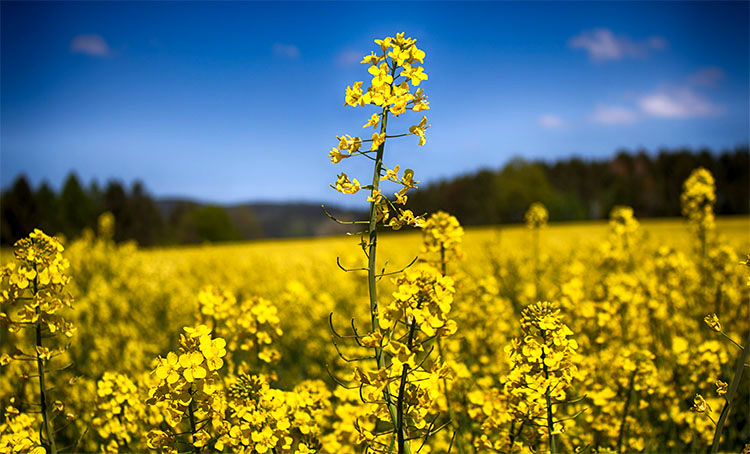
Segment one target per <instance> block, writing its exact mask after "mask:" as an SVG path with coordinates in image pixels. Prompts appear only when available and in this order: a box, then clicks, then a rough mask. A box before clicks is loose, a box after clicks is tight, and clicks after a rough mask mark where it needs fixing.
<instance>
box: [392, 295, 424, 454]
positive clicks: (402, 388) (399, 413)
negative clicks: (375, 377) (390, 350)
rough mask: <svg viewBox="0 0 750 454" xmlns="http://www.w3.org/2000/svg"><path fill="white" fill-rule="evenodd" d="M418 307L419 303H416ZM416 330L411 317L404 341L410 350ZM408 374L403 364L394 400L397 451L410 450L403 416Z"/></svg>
mask: <svg viewBox="0 0 750 454" xmlns="http://www.w3.org/2000/svg"><path fill="white" fill-rule="evenodd" d="M417 309H419V305H417ZM407 322H408V320H407ZM416 331H417V321H416V320H414V319H412V321H411V328H409V338H408V339H407V341H406V348H407V349H408V350H409V351H411V347H412V342H413V341H414V333H416ZM408 375H409V365H408V364H404V366H403V368H402V369H401V383H400V384H399V387H398V399H397V400H396V436H397V442H398V453H399V454H402V453H407V452H410V450H409V445H408V444H407V443H406V421H405V418H404V400H405V399H406V381H407V378H408Z"/></svg>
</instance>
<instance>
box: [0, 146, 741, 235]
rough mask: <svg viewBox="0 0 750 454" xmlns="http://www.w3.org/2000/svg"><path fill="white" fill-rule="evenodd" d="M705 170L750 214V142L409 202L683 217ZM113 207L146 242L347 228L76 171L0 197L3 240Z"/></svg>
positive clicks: (511, 215) (124, 228)
mask: <svg viewBox="0 0 750 454" xmlns="http://www.w3.org/2000/svg"><path fill="white" fill-rule="evenodd" d="M699 166H703V167H705V168H707V169H709V170H710V171H711V173H712V174H713V175H714V177H715V178H716V188H717V203H716V211H717V213H718V214H747V213H748V212H750V179H749V177H748V174H749V173H750V152H749V150H748V147H738V148H736V149H734V150H728V151H722V152H720V153H714V152H712V151H711V150H705V149H704V150H699V151H693V150H690V149H677V150H660V151H659V152H658V153H656V154H650V153H647V152H646V151H643V150H639V151H637V152H635V153H632V152H628V151H624V150H623V151H620V152H618V153H617V154H616V155H615V156H614V157H613V158H611V159H601V160H587V159H580V158H571V159H565V160H559V161H556V162H553V163H548V162H544V161H524V160H522V159H514V160H512V161H510V162H509V163H508V164H506V165H505V166H504V167H502V168H500V169H497V170H480V171H478V172H476V173H473V174H469V175H464V176H459V177H456V178H452V179H449V180H444V181H440V182H437V183H434V184H430V185H426V186H424V187H422V188H420V189H419V190H417V191H415V192H414V193H413V194H412V195H411V196H410V199H409V207H410V208H411V209H412V210H413V211H414V212H415V213H432V212H435V211H437V210H445V211H448V212H450V213H451V214H453V215H455V216H456V217H457V218H458V219H459V220H460V221H461V223H462V224H465V225H483V224H499V223H511V222H521V221H522V220H523V214H524V212H525V211H526V209H527V208H528V207H529V205H530V204H531V203H532V202H536V201H541V202H542V203H544V204H545V205H546V206H547V208H548V209H549V213H550V220H552V221H566V220H582V219H601V218H605V217H606V216H607V215H608V213H609V211H610V209H611V208H612V207H613V206H615V205H629V206H631V207H633V209H634V210H635V214H636V216H638V217H641V218H646V217H662V216H679V215H680V193H681V192H682V183H683V181H685V179H686V178H687V177H688V175H689V174H690V172H691V171H692V170H693V169H695V168H696V167H699ZM105 211H109V212H111V213H112V214H114V216H115V222H116V224H115V240H117V241H124V240H136V241H137V242H138V243H139V244H140V245H142V246H152V245H163V244H186V243H187V244H190V243H202V242H206V241H210V242H218V241H235V240H246V239H254V238H261V237H264V236H266V237H287V236H312V235H326V234H332V233H339V230H337V228H340V227H341V226H339V225H337V224H335V223H333V222H332V221H330V219H328V218H327V217H325V215H324V214H323V213H322V212H321V211H320V207H319V206H318V205H311V204H241V205H234V206H228V207H224V206H219V205H210V204H200V203H195V202H190V201H185V200H155V199H154V198H153V197H151V195H149V194H148V193H147V192H146V190H145V188H144V186H143V184H142V183H140V182H135V183H133V184H132V185H130V187H126V186H124V185H123V184H122V183H121V182H119V181H109V182H108V183H107V184H106V186H104V187H100V186H99V185H98V184H97V183H96V182H92V183H91V184H89V185H88V186H86V187H84V186H83V185H82V184H81V182H80V181H79V179H78V178H77V177H76V175H75V174H70V175H69V176H68V178H67V179H66V180H65V183H64V184H63V186H62V188H61V190H60V191H59V193H56V192H55V191H54V190H53V189H52V188H51V187H50V186H49V185H48V184H46V183H42V184H41V185H40V186H39V187H38V188H36V189H34V188H32V187H31V185H30V184H29V182H28V181H27V179H26V178H25V177H23V176H20V177H18V178H17V179H16V180H15V182H14V183H13V185H12V186H11V187H10V188H8V189H7V190H5V191H4V192H3V193H2V195H1V196H0V241H2V244H12V243H13V242H15V241H16V240H17V239H19V238H22V237H23V236H26V235H28V233H29V232H30V231H31V230H32V229H34V228H35V227H40V228H42V229H43V230H44V231H46V232H51V233H55V234H57V233H61V234H63V235H65V236H66V237H67V238H75V237H77V236H79V235H80V234H81V232H82V231H83V230H84V229H85V228H94V227H95V226H96V222H97V218H98V216H99V215H100V214H101V213H103V212H105ZM329 211H330V212H332V213H334V214H335V215H336V216H337V217H339V218H341V219H354V218H357V217H358V216H357V213H353V212H351V211H343V210H337V209H336V208H334V207H329Z"/></svg>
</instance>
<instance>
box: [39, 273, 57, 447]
mask: <svg viewBox="0 0 750 454" xmlns="http://www.w3.org/2000/svg"><path fill="white" fill-rule="evenodd" d="M34 271H35V272H36V264H34ZM38 292H39V284H38V282H37V276H34V297H36V295H37V293H38ZM35 311H36V315H37V320H36V347H37V348H36V366H37V370H38V372H39V404H40V407H41V412H42V423H43V424H44V427H43V429H44V436H45V437H46V438H47V442H48V443H49V446H46V448H47V451H48V452H50V453H51V454H57V446H55V437H54V432H53V430H52V421H51V420H50V417H49V408H48V406H47V387H46V385H45V378H46V377H45V375H44V360H43V359H42V358H41V356H40V355H39V351H40V350H41V349H42V348H43V346H42V320H41V317H40V316H39V306H38V305H37V307H36V309H35Z"/></svg>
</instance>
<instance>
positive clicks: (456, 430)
mask: <svg viewBox="0 0 750 454" xmlns="http://www.w3.org/2000/svg"><path fill="white" fill-rule="evenodd" d="M446 265H447V264H446V262H445V245H444V244H443V243H440V274H441V275H442V276H443V277H445V275H446V274H447V272H446ZM437 348H438V355H440V358H443V359H445V357H444V356H443V345H442V342H440V337H438V338H437ZM443 388H444V389H445V405H446V407H447V408H448V418H450V422H451V426H452V427H454V429H453V432H454V433H455V434H456V436H455V441H456V449H458V452H459V454H464V453H465V452H466V451H465V450H464V447H463V443H462V442H461V431H460V430H459V429H460V427H461V426H460V425H459V426H458V428H455V425H454V423H455V422H456V421H455V415H454V413H453V408H452V407H451V399H450V397H449V396H448V379H447V378H445V377H443Z"/></svg>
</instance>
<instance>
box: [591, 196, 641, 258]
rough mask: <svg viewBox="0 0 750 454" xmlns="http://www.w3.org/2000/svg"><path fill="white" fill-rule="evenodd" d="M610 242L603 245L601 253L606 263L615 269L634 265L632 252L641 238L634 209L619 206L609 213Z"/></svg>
mask: <svg viewBox="0 0 750 454" xmlns="http://www.w3.org/2000/svg"><path fill="white" fill-rule="evenodd" d="M609 229H610V234H609V240H608V241H605V242H603V243H602V245H601V249H600V250H601V253H602V255H603V258H604V260H605V262H606V263H608V264H610V265H612V266H613V267H615V268H616V267H618V266H620V265H630V266H632V265H633V261H632V259H633V254H632V251H633V249H634V248H636V247H637V246H638V242H639V241H640V238H641V231H640V223H639V222H638V220H637V219H636V218H635V216H634V215H633V209H632V208H631V207H628V206H622V205H617V206H615V207H614V208H612V210H611V211H610V212H609Z"/></svg>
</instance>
